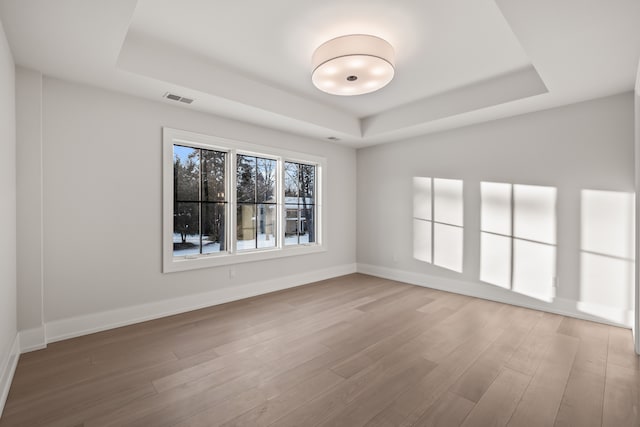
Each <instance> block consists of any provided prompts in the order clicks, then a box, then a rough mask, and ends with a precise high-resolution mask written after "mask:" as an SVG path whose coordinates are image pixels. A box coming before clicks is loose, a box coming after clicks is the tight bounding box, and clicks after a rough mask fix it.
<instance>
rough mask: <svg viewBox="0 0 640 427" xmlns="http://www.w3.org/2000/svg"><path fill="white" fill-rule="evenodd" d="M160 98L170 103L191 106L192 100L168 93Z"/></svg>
mask: <svg viewBox="0 0 640 427" xmlns="http://www.w3.org/2000/svg"><path fill="white" fill-rule="evenodd" d="M162 96H163V97H164V98H167V99H170V100H172V101H180V102H184V103H185V104H191V103H192V102H193V99H190V98H185V97H184V96H180V95H176V94H174V93H169V92H167V93H165V94H164V95H162Z"/></svg>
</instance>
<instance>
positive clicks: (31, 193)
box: [16, 67, 44, 350]
mask: <svg viewBox="0 0 640 427" xmlns="http://www.w3.org/2000/svg"><path fill="white" fill-rule="evenodd" d="M16 93H18V94H19V96H18V97H17V98H16V139H17V141H18V143H17V153H16V159H17V213H18V219H17V221H18V223H17V234H18V236H19V239H18V242H17V258H18V260H17V266H18V271H17V282H18V329H19V330H20V331H21V346H22V349H23V350H24V349H31V348H34V347H38V343H41V342H42V341H43V333H44V329H43V328H42V324H43V315H42V274H43V271H42V74H41V73H39V72H36V71H32V70H28V69H25V68H21V67H16ZM27 331H29V332H27ZM32 341H34V342H32Z"/></svg>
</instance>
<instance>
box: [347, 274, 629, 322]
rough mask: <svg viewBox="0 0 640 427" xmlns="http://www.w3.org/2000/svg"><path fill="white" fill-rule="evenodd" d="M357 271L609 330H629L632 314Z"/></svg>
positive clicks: (434, 279) (494, 289) (431, 278)
mask: <svg viewBox="0 0 640 427" xmlns="http://www.w3.org/2000/svg"><path fill="white" fill-rule="evenodd" d="M357 270H358V273H362V274H369V275H371V276H376V277H382V278H385V279H390V280H396V281H399V282H404V283H409V284H412V285H417V286H423V287H425V288H431V289H438V290H441V291H446V292H453V293H456V294H462V295H467V296H471V297H475V298H481V299H486V300H490V301H496V302H501V303H505V304H511V305H517V306H520V307H526V308H531V309H534V310H540V311H546V312H549V313H555V314H561V315H563V316H569V317H575V318H577V319H582V320H590V321H592V322H599V323H604V324H607V325H612V326H620V327H623V328H631V325H632V323H633V311H632V310H615V309H611V308H608V307H603V306H594V305H590V306H586V305H584V304H582V303H580V302H576V301H572V300H569V299H564V298H557V297H556V298H555V299H554V300H553V301H552V302H545V301H542V300H538V299H535V298H530V297H527V296H526V295H521V294H516V293H513V292H511V291H509V290H506V289H502V288H498V287H493V286H491V285H484V284H482V283H473V282H468V281H462V280H455V279H447V278H443V277H438V276H432V275H429V274H424V273H416V272H411V271H405V270H398V269H394V268H388V267H380V266H375V265H370V264H361V263H358V267H357ZM598 313H602V314H603V315H606V317H603V316H602V315H598Z"/></svg>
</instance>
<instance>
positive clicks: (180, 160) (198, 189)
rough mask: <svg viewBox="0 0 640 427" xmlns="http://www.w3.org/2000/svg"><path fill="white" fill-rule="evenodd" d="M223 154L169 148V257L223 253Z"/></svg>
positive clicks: (224, 200)
mask: <svg viewBox="0 0 640 427" xmlns="http://www.w3.org/2000/svg"><path fill="white" fill-rule="evenodd" d="M226 157H227V153H225V152H221V151H215V150H205V149H201V148H194V147H187V146H183V145H177V144H176V145H174V146H173V255H174V256H187V255H194V254H209V253H214V252H220V251H224V250H225V246H226V245H225V243H226V241H225V232H224V231H225V222H226V221H225V217H226V215H225V211H226V205H227V200H226V198H225V195H226V191H225V189H226V185H225V166H226Z"/></svg>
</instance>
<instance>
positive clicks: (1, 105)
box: [0, 23, 17, 414]
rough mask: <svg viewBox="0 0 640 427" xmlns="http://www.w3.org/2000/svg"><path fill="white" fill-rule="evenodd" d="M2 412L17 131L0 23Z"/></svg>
mask: <svg viewBox="0 0 640 427" xmlns="http://www.w3.org/2000/svg"><path fill="white" fill-rule="evenodd" d="M0 93H2V96H1V97H0V149H1V150H2V155H0V224H2V232H1V233H0V414H2V408H3V407H4V402H5V399H6V397H7V393H8V391H9V384H10V381H11V378H12V375H13V369H15V362H16V355H15V341H16V336H17V327H16V134H15V117H16V114H15V112H16V110H15V65H14V62H13V57H12V55H11V50H10V48H9V45H8V43H7V38H6V36H5V33H4V29H3V27H2V24H1V23H0Z"/></svg>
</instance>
